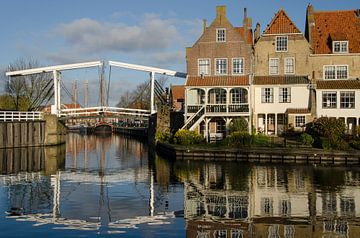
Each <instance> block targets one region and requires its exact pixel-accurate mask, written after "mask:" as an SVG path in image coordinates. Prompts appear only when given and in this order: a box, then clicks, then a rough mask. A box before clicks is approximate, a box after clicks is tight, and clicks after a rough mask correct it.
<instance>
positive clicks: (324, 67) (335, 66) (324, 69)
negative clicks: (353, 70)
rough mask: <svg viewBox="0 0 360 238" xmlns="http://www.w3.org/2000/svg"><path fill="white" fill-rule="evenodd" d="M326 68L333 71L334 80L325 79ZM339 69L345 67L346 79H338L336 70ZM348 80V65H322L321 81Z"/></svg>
mask: <svg viewBox="0 0 360 238" xmlns="http://www.w3.org/2000/svg"><path fill="white" fill-rule="evenodd" d="M327 67H333V68H334V69H335V77H334V78H326V77H325V76H326V73H325V72H326V68H327ZM340 67H346V78H339V76H338V69H339V68H340ZM348 78H349V65H324V66H323V79H325V80H338V79H340V80H344V79H348Z"/></svg>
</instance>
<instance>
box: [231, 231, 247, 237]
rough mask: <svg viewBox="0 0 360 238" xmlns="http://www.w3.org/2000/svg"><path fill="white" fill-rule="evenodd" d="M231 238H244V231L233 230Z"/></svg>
mask: <svg viewBox="0 0 360 238" xmlns="http://www.w3.org/2000/svg"><path fill="white" fill-rule="evenodd" d="M231 238H244V232H243V231H242V230H231Z"/></svg>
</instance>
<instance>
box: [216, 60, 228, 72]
mask: <svg viewBox="0 0 360 238" xmlns="http://www.w3.org/2000/svg"><path fill="white" fill-rule="evenodd" d="M218 60H225V72H224V73H221V72H220V71H218V64H217V61H218ZM219 69H220V68H219ZM227 74H228V59H227V58H216V59H215V75H227Z"/></svg>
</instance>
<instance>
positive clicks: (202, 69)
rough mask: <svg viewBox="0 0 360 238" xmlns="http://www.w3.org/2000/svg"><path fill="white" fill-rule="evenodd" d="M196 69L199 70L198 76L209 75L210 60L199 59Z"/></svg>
mask: <svg viewBox="0 0 360 238" xmlns="http://www.w3.org/2000/svg"><path fill="white" fill-rule="evenodd" d="M198 69H199V75H210V60H209V59H199V60H198Z"/></svg>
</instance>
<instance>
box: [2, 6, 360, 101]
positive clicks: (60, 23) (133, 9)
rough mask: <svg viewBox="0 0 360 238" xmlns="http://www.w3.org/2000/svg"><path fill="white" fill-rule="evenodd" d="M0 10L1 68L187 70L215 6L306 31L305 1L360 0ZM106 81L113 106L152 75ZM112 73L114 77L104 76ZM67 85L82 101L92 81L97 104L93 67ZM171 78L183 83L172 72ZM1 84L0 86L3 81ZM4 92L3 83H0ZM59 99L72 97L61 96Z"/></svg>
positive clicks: (234, 19) (237, 18) (119, 72)
mask: <svg viewBox="0 0 360 238" xmlns="http://www.w3.org/2000/svg"><path fill="white" fill-rule="evenodd" d="M1 3H2V4H1V9H0V11H1V12H0V25H1V27H0V29H1V37H0V68H1V69H6V67H7V66H8V65H9V64H11V63H13V62H15V61H16V60H18V59H30V58H32V59H35V60H37V61H38V62H39V63H40V64H41V65H43V66H48V65H59V64H70V63H78V62H88V61H94V60H104V61H108V60H113V61H121V62H127V63H133V64H140V65H146V66H156V67H161V68H165V69H171V70H176V71H180V72H186V65H185V48H186V47H189V46H192V45H193V44H194V43H195V42H196V40H197V39H198V38H199V37H200V35H201V33H202V26H203V19H207V21H208V24H210V23H211V22H212V20H213V19H214V17H215V8H216V6H217V5H225V6H227V16H228V19H229V20H230V22H231V23H232V24H233V25H234V26H241V25H242V20H243V12H244V10H243V9H244V8H245V7H246V8H247V14H248V16H249V17H251V18H252V20H253V21H252V22H253V28H254V27H255V24H256V23H257V22H259V23H260V25H261V30H264V29H265V27H266V25H267V24H269V23H270V21H271V18H272V17H273V16H274V14H275V13H276V12H277V11H278V10H279V9H280V8H283V9H285V11H286V12H287V13H288V15H289V16H290V18H291V19H292V20H293V21H294V23H295V25H297V27H298V28H299V29H300V30H302V31H303V30H304V25H305V16H306V7H307V5H308V4H309V3H311V4H312V5H313V6H314V8H315V11H317V10H340V9H356V8H360V2H359V0H342V1H338V0H308V1H302V0H236V1H235V0H232V1H230V0H227V1H226V0H222V1H220V0H181V1H179V0H178V1H175V0H97V1H94V0H61V1H51V0H2V1H1ZM105 72H106V74H107V76H106V78H107V79H108V80H109V79H110V96H109V102H110V104H111V105H115V104H116V103H117V102H118V101H119V98H120V96H121V94H123V93H124V92H125V91H127V90H131V89H133V88H135V87H136V85H138V84H140V83H142V82H145V81H146V80H148V79H149V76H148V74H147V73H142V72H141V73H139V72H136V73H135V72H133V71H130V70H124V69H120V68H117V69H116V68H112V69H111V74H110V68H109V67H107V69H106V71H105ZM108 75H111V77H108ZM62 77H63V81H64V83H65V85H66V87H67V88H68V89H69V90H71V87H72V84H73V82H74V81H75V80H76V81H77V84H78V88H79V95H80V96H79V101H80V102H81V101H82V100H83V99H82V98H83V93H82V89H83V85H84V82H85V80H88V81H89V87H90V103H91V104H92V105H93V106H95V105H96V103H97V102H98V93H97V91H98V85H99V75H98V70H97V69H83V70H74V71H71V72H70V71H67V72H65V73H64V74H63V75H62ZM168 83H169V84H183V83H184V81H183V80H182V79H176V78H169V79H168ZM1 86H2V85H0V87H1ZM0 90H1V89H0ZM63 98H64V99H63V100H64V102H66V101H67V100H70V99H69V98H66V96H64V97H63Z"/></svg>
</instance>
